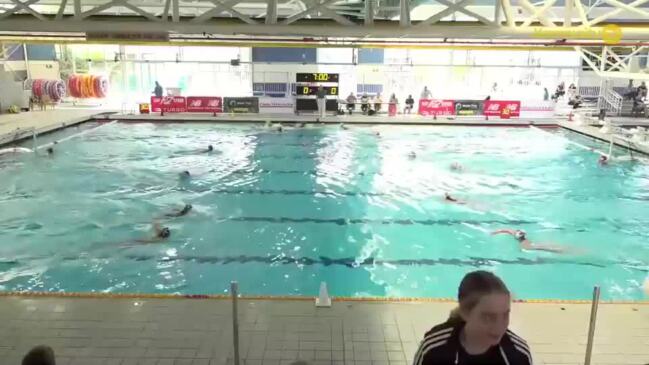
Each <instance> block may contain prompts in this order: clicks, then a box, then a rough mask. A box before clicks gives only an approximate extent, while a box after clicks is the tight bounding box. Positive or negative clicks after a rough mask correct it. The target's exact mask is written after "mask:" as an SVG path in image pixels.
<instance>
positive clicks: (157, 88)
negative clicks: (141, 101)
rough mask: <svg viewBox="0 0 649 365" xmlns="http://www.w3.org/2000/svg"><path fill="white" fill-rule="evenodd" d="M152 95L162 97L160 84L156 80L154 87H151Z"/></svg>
mask: <svg viewBox="0 0 649 365" xmlns="http://www.w3.org/2000/svg"><path fill="white" fill-rule="evenodd" d="M153 95H155V96H157V97H159V98H161V97H162V86H160V84H159V83H158V82H157V81H156V82H155V88H154V89H153Z"/></svg>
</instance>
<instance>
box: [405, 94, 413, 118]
mask: <svg viewBox="0 0 649 365" xmlns="http://www.w3.org/2000/svg"><path fill="white" fill-rule="evenodd" d="M414 106H415V99H413V98H412V95H408V97H407V98H406V107H405V108H404V109H403V113H404V114H406V113H407V114H410V112H412V108H413V107H414Z"/></svg>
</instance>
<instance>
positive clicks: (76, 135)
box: [36, 120, 117, 150]
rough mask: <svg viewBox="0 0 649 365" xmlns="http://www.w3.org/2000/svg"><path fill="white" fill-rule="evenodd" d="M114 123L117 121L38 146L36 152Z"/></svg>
mask: <svg viewBox="0 0 649 365" xmlns="http://www.w3.org/2000/svg"><path fill="white" fill-rule="evenodd" d="M115 123H117V120H112V121H110V122H108V123H103V124H102V125H100V126H98V127H95V128H92V129H88V130H85V131H82V132H79V133H75V134H73V135H71V136H67V137H65V138H61V139H59V140H56V141H54V142H49V143H45V144H43V145H40V146H38V147H36V150H40V149H42V148H47V147H52V146H54V145H56V144H59V143H61V142H65V141H67V140H70V139H72V138H76V137H80V136H83V135H85V134H89V133H92V132H95V131H97V130H98V129H100V128H104V127H106V126H109V125H112V124H115Z"/></svg>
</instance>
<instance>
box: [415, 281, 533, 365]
mask: <svg viewBox="0 0 649 365" xmlns="http://www.w3.org/2000/svg"><path fill="white" fill-rule="evenodd" d="M458 301H459V307H458V308H456V309H454V310H453V311H452V312H451V314H450V317H449V318H448V319H447V320H446V322H444V323H441V324H439V325H437V326H435V327H433V328H432V329H431V330H430V331H428V332H427V333H426V335H425V336H424V339H423V341H422V342H421V344H420V345H419V349H418V350H417V352H416V353H415V358H414V361H413V364H414V365H451V364H455V365H457V364H489V365H531V364H532V355H531V352H530V348H529V347H528V346H527V342H525V340H523V339H522V338H521V337H520V336H518V335H516V334H515V333H514V332H512V331H510V330H509V329H508V327H509V311H510V308H511V295H510V293H509V289H507V286H506V285H505V283H503V281H502V280H501V279H500V278H499V277H497V276H496V275H494V274H493V273H490V272H488V271H474V272H471V273H468V274H466V275H465V276H464V278H463V279H462V282H461V283H460V287H459V289H458Z"/></svg>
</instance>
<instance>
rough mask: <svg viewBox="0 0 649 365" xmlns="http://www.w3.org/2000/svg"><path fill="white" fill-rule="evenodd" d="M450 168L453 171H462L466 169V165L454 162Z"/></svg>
mask: <svg viewBox="0 0 649 365" xmlns="http://www.w3.org/2000/svg"><path fill="white" fill-rule="evenodd" d="M450 168H451V171H457V172H460V171H463V170H464V167H463V166H462V165H460V163H459V162H453V163H452V164H451V167H450Z"/></svg>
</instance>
